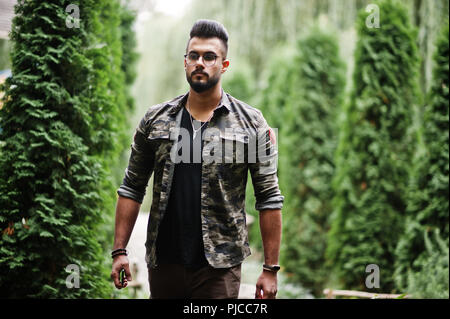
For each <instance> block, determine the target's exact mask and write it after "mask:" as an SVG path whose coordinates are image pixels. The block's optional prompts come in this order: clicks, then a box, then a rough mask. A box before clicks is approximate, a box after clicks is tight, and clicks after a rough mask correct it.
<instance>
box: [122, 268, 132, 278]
mask: <svg viewBox="0 0 450 319" xmlns="http://www.w3.org/2000/svg"><path fill="white" fill-rule="evenodd" d="M123 269H125V279H126V280H128V281H133V278H131V271H130V265H129V264H124V265H123Z"/></svg>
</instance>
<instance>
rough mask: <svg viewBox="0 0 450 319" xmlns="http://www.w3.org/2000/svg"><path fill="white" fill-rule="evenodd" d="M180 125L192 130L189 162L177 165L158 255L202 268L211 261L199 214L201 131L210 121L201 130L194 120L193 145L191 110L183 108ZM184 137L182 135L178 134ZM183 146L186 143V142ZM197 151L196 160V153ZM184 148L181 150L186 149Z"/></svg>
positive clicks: (159, 259) (162, 259) (161, 260)
mask: <svg viewBox="0 0 450 319" xmlns="http://www.w3.org/2000/svg"><path fill="white" fill-rule="evenodd" d="M182 112H183V115H182V118H181V127H182V128H185V129H187V130H188V131H189V136H190V138H189V143H190V147H189V149H190V162H189V163H184V162H183V161H181V162H179V163H176V164H175V171H174V176H173V181H172V187H171V190H170V197H169V204H168V207H167V210H166V212H165V214H164V217H163V219H162V221H161V224H160V227H159V231H158V238H157V240H156V256H157V257H156V258H157V262H158V264H164V263H175V264H182V265H184V266H185V267H188V268H199V267H202V266H205V265H207V264H208V262H207V260H206V258H205V250H204V247H203V236H202V223H201V215H200V214H201V213H200V205H201V203H200V198H201V178H202V164H201V161H202V158H201V154H202V153H201V150H203V141H202V140H201V135H202V134H201V132H203V131H204V130H205V129H206V127H207V126H208V124H205V125H203V123H205V122H201V125H203V127H202V129H201V132H200V130H198V128H199V126H200V122H198V121H195V122H194V127H195V128H196V129H197V130H198V131H197V133H196V137H195V143H196V148H195V149H194V147H193V130H192V124H191V118H190V114H189V112H188V111H187V110H186V108H185V107H183V110H182ZM178 139H179V140H180V139H181V136H179V137H178ZM183 145H184V144H183ZM194 150H195V152H196V158H197V160H196V162H198V163H196V162H194V157H193V153H194ZM186 151H187V150H184V149H183V148H182V149H181V150H179V153H178V155H179V156H180V155H181V152H186Z"/></svg>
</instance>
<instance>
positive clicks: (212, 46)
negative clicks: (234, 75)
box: [184, 37, 229, 93]
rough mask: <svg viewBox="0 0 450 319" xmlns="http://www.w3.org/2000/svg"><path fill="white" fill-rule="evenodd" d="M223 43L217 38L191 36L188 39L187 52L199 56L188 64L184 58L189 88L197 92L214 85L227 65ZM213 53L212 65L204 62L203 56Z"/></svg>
mask: <svg viewBox="0 0 450 319" xmlns="http://www.w3.org/2000/svg"><path fill="white" fill-rule="evenodd" d="M224 50H225V48H224V45H223V43H222V41H221V40H220V39H219V38H208V39H204V38H197V37H193V38H192V39H191V41H189V46H188V48H187V52H186V53H187V54H190V53H196V54H198V55H200V56H201V57H202V58H199V59H198V60H197V61H196V63H194V64H193V65H189V64H188V63H187V62H186V60H187V59H185V60H184V69H185V70H186V79H187V81H188V82H189V85H190V86H191V88H192V89H193V90H194V91H196V92H197V93H202V92H204V91H207V90H209V89H211V88H212V87H214V86H215V85H216V84H217V83H218V82H219V80H220V77H221V75H222V73H224V72H225V71H226V70H227V68H228V65H229V61H228V60H224ZM205 54H207V55H210V54H215V55H216V56H217V58H216V61H215V63H214V64H213V65H212V66H208V65H207V64H205V60H204V59H203V56H204V55H205Z"/></svg>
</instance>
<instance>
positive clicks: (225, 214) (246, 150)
mask: <svg viewBox="0 0 450 319" xmlns="http://www.w3.org/2000/svg"><path fill="white" fill-rule="evenodd" d="M187 96H188V93H187V94H185V95H181V96H179V97H177V98H175V99H173V100H171V101H169V102H165V103H161V104H158V105H154V106H151V107H150V108H149V109H148V110H147V112H146V114H145V116H144V117H143V118H142V120H141V121H140V123H139V125H138V127H137V129H136V132H135V135H134V141H133V143H132V145H131V155H130V159H129V164H128V167H127V169H126V170H125V177H124V179H123V182H122V184H121V186H120V187H119V189H118V190H117V193H118V195H120V196H123V197H128V198H131V199H133V200H135V201H137V202H139V203H142V200H143V198H144V195H145V189H146V187H147V184H148V181H149V179H150V176H151V174H152V173H154V176H153V181H154V182H153V199H152V205H151V211H150V217H149V221H148V228H147V240H146V243H145V246H146V262H147V264H148V266H149V267H154V266H155V265H156V264H157V260H156V238H157V235H158V228H159V225H160V222H161V220H162V218H163V217H164V213H165V211H166V208H167V204H168V200H169V194H170V188H171V184H172V178H173V173H174V168H175V162H174V160H173V159H174V157H172V156H173V154H174V152H176V151H177V150H179V149H180V145H179V144H180V141H179V128H180V123H181V116H182V113H183V112H180V110H182V108H183V107H184V105H185V102H186V100H187ZM207 125H208V127H207V129H206V130H205V132H204V134H203V135H202V140H203V142H204V143H205V145H204V147H203V152H202V157H201V158H202V161H201V162H202V180H201V183H202V185H201V220H202V234H203V244H204V249H205V256H206V259H207V260H208V262H209V264H210V265H211V266H213V267H215V268H227V267H232V266H235V265H237V264H240V263H241V262H242V261H243V260H244V259H245V258H246V257H247V256H249V255H250V248H249V243H248V234H247V227H246V213H245V190H246V184H247V176H248V171H249V170H250V174H251V178H252V182H253V187H254V194H255V198H256V205H255V208H256V210H259V211H261V210H265V209H281V208H282V206H283V200H284V197H283V196H282V195H281V193H280V190H279V187H278V178H277V171H276V162H277V156H278V153H277V151H276V138H275V134H273V132H274V131H273V129H271V128H270V127H269V126H268V124H267V122H266V120H265V119H264V117H263V115H262V113H261V111H259V110H258V109H256V108H253V107H251V106H249V105H247V104H245V103H243V102H241V101H239V100H237V99H235V98H233V97H232V96H231V95H229V94H227V93H225V92H223V91H222V99H221V102H220V103H219V105H218V107H217V108H216V109H215V110H214V113H213V116H212V117H211V119H210V121H209V123H208V124H207ZM197 126H198V125H197ZM177 129H178V131H177ZM208 130H209V131H210V132H208ZM255 132H258V134H257V133H255ZM261 132H262V134H259V133H261ZM261 136H262V137H264V138H260V137H261ZM255 140H257V142H253V141H255ZM255 144H256V146H254V145H255ZM211 145H212V146H211ZM223 146H224V149H223V148H222V147H223ZM260 150H264V152H262V151H261V154H263V155H261V154H260V153H258V151H260ZM211 152H212V153H213V155H214V157H212V158H211ZM208 156H209V158H208ZM206 159H208V160H206ZM261 159H263V160H261Z"/></svg>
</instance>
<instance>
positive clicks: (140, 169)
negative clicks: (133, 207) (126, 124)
mask: <svg viewBox="0 0 450 319" xmlns="http://www.w3.org/2000/svg"><path fill="white" fill-rule="evenodd" d="M146 132H147V129H146V117H144V118H143V119H142V120H141V121H140V123H139V125H138V127H137V129H136V132H135V134H134V138H133V143H132V144H131V155H130V159H129V162H128V167H127V168H126V169H125V177H124V179H123V181H122V184H121V185H120V187H119V189H118V190H117V194H118V195H119V196H122V197H127V198H130V199H133V200H134V201H136V202H138V203H141V204H142V201H143V199H144V196H145V190H146V188H147V184H148V181H149V179H150V176H151V174H152V173H153V167H154V161H155V154H154V151H153V148H152V147H151V145H150V143H149V142H148V140H147V134H146Z"/></svg>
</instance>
